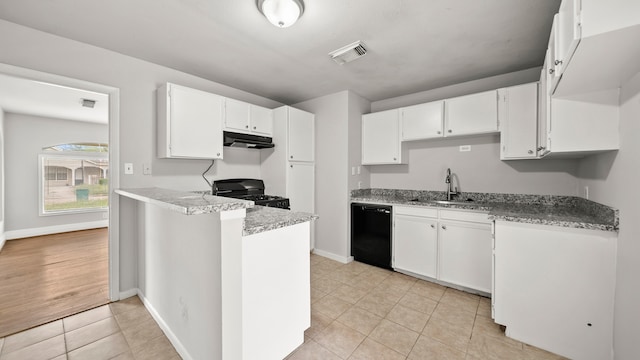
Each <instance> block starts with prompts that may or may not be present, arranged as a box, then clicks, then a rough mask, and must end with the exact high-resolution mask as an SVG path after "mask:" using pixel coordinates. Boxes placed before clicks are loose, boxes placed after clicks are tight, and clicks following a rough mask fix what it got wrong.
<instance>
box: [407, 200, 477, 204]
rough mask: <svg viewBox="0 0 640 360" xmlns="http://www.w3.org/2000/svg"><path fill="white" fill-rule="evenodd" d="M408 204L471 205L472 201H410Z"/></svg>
mask: <svg viewBox="0 0 640 360" xmlns="http://www.w3.org/2000/svg"><path fill="white" fill-rule="evenodd" d="M409 201H410V202H418V203H425V204H440V205H473V204H474V201H473V200H467V201H446V200H423V199H411V200H409Z"/></svg>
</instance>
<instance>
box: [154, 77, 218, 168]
mask: <svg viewBox="0 0 640 360" xmlns="http://www.w3.org/2000/svg"><path fill="white" fill-rule="evenodd" d="M223 100H224V99H223V98H222V97H221V96H218V95H214V94H211V93H207V92H204V91H200V90H196V89H190V88H187V87H184V86H179V85H175V84H166V85H164V86H163V87H161V88H160V89H158V106H159V109H158V157H160V158H191V159H222V144H223V140H222V116H223V103H224V101H223Z"/></svg>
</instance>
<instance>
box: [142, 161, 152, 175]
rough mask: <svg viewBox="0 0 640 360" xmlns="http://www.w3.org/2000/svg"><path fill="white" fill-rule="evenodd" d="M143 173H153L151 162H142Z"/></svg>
mask: <svg viewBox="0 0 640 360" xmlns="http://www.w3.org/2000/svg"><path fill="white" fill-rule="evenodd" d="M142 174H143V175H151V164H149V163H147V164H142Z"/></svg>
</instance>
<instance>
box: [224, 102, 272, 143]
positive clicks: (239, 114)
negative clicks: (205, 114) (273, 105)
mask: <svg viewBox="0 0 640 360" xmlns="http://www.w3.org/2000/svg"><path fill="white" fill-rule="evenodd" d="M272 128H273V112H272V110H271V109H267V108H263V107H261V106H257V105H253V104H249V103H246V102H244V101H239V100H235V99H229V98H225V101H224V129H225V130H227V131H233V132H241V133H247V134H256V135H262V136H271V135H272Z"/></svg>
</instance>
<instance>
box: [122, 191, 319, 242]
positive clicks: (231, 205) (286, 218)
mask: <svg viewBox="0 0 640 360" xmlns="http://www.w3.org/2000/svg"><path fill="white" fill-rule="evenodd" d="M115 192H116V193H117V194H120V195H122V196H126V197H129V198H132V199H135V200H138V201H142V202H146V203H150V204H155V205H158V206H160V207H162V208H165V209H167V210H172V211H177V212H179V213H181V214H185V215H198V214H209V213H213V212H221V211H228V210H238V209H247V215H246V217H245V219H244V229H243V233H242V235H244V236H247V235H252V234H257V233H261V232H264V231H269V230H274V229H279V228H282V227H287V226H291V225H295V224H299V223H303V222H306V221H311V220H315V219H317V218H318V216H317V215H314V214H308V213H303V212H295V211H291V210H284V209H278V208H271V207H265V206H258V205H255V204H254V202H253V201H247V200H239V199H234V198H227V197H221V196H213V195H210V192H209V191H194V192H191V191H178V190H169V189H161V188H138V189H117V190H115Z"/></svg>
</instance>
